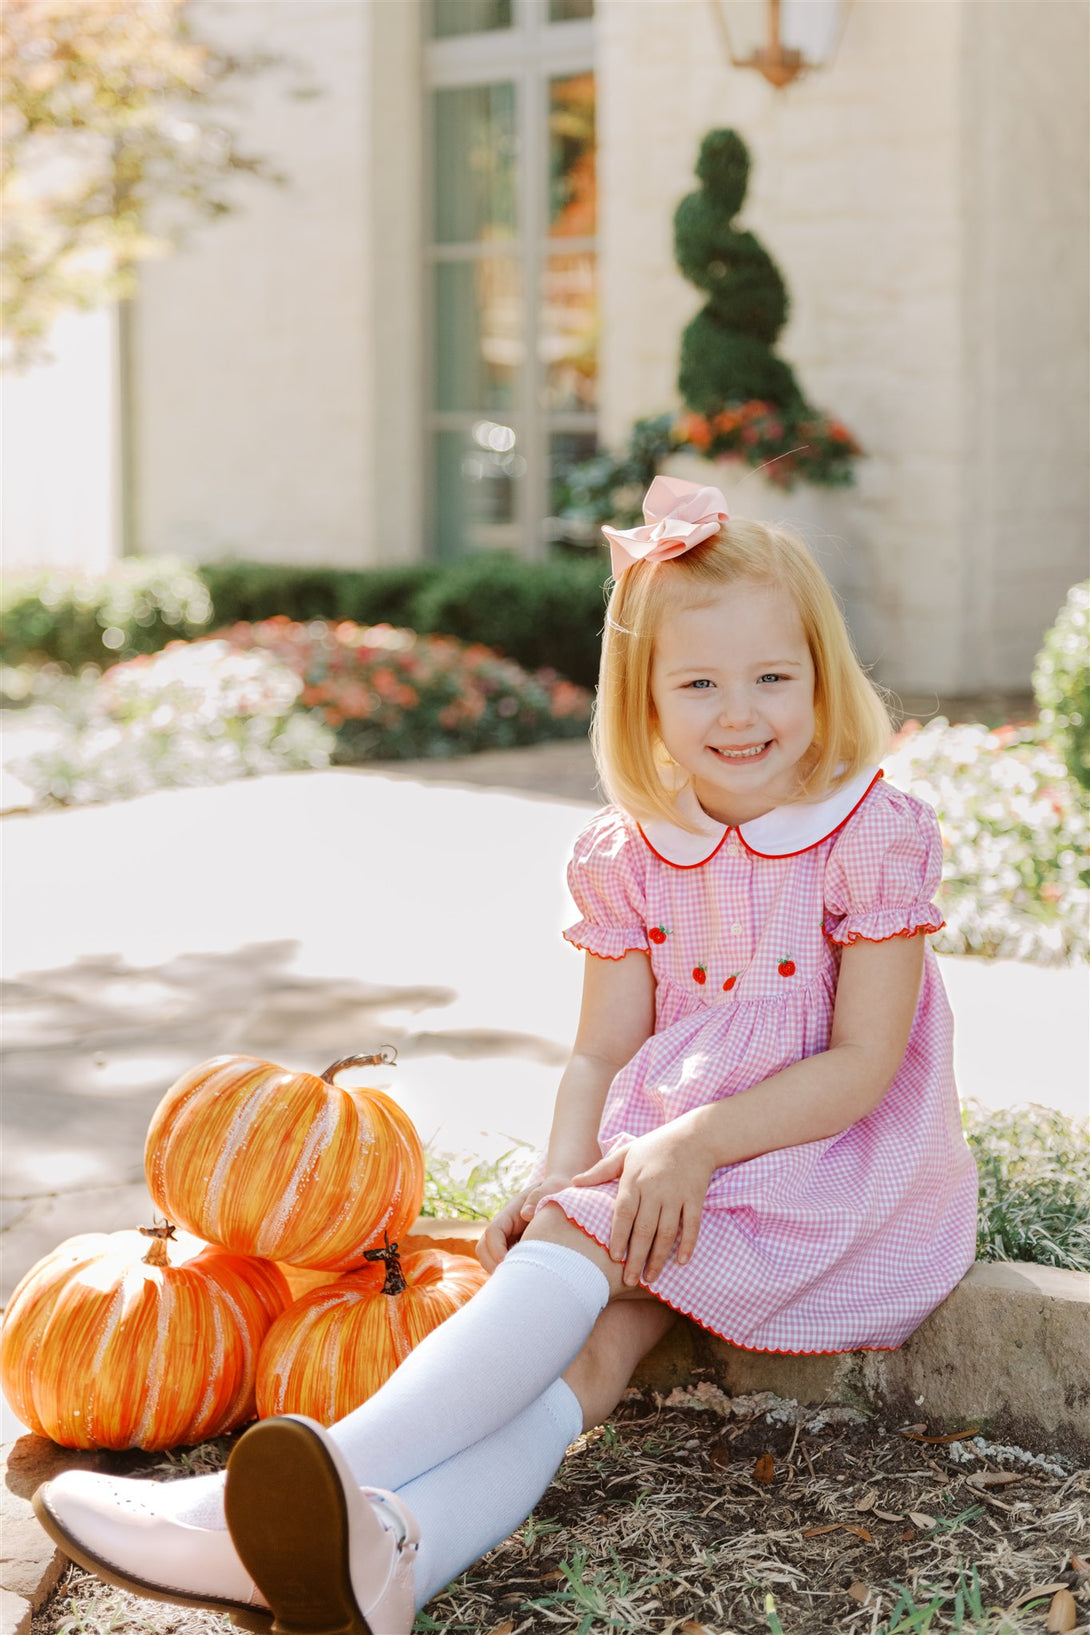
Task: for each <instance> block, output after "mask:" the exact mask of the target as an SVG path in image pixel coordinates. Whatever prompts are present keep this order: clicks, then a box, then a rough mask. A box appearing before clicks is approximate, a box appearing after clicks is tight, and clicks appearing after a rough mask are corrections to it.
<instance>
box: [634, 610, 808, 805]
mask: <svg viewBox="0 0 1090 1635" xmlns="http://www.w3.org/2000/svg"><path fill="white" fill-rule="evenodd" d="M651 698H652V702H653V704H654V709H655V715H656V718H657V722H658V728H659V732H660V733H661V735H662V741H663V743H664V744H665V746H666V749H667V751H668V753H669V755H670V756H671V758H672V759H673V760H674V761H676V762H677V764H678V765H679V766H680V767H681V768H683V770H684V771H685V772H687V773H688V774H689V777H690V778H691V780H692V784H693V789H694V792H695V794H696V797H697V799H698V800H699V802H700V804H701V806H702V807H703V808H704V810H705V812H707V813H708V815H709V817H713V818H715V819H716V820H717V822H719V823H727V824H737V823H748V822H749V821H750V820H751V819H753V818H755V817H760V816H761V815H762V813H764V812H768V811H771V809H772V808H773V807H774V806H781V805H783V804H784V802H785V801H789V800H791V799H792V798H793V797H794V796H795V795H796V794H797V792H798V787H799V780H800V777H801V774H802V771H803V763H804V762H805V759H806V755H807V752H808V750H809V749H810V746H811V745H812V743H813V741H814V664H813V659H812V658H811V656H810V647H809V643H808V642H807V640H806V633H805V631H804V630H803V628H802V620H801V619H800V618H799V614H798V609H797V608H796V607H795V604H794V602H793V601H792V600H791V597H790V596H789V595H788V594H787V592H786V591H784V590H782V589H780V587H779V586H775V585H763V584H755V583H752V582H750V581H747V580H740V581H736V582H735V583H734V584H731V585H726V586H724V587H723V589H722V591H721V592H720V593H719V594H718V595H716V596H714V597H713V598H712V599H710V600H708V601H705V602H700V603H694V604H691V605H690V606H688V607H684V608H681V609H679V610H678V611H677V612H675V613H672V614H669V615H668V616H667V617H665V618H664V619H663V621H662V624H661V626H660V628H659V630H658V631H657V633H656V636H655V655H654V661H653V664H652V669H651Z"/></svg>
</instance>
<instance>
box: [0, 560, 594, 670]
mask: <svg viewBox="0 0 1090 1635" xmlns="http://www.w3.org/2000/svg"><path fill="white" fill-rule="evenodd" d="M606 569H607V559H606V556H605V553H604V552H602V551H594V552H588V553H587V554H586V555H585V556H584V555H583V554H582V553H580V554H579V555H578V556H566V555H557V556H556V557H554V558H551V559H548V560H546V561H544V562H524V561H520V560H519V559H518V558H516V557H512V556H507V555H502V554H499V553H495V554H489V555H487V556H481V557H469V558H466V559H465V560H464V561H461V562H454V563H451V564H450V565H449V566H446V565H443V566H441V565H440V564H438V563H435V562H408V563H399V564H394V565H388V566H385V567H376V568H363V569H345V568H328V567H292V566H290V565H287V564H285V565H283V566H282V565H280V564H278V563H274V562H242V561H221V562H208V563H203V564H201V565H200V566H199V567H197V568H195V569H191V568H188V567H185V566H183V565H181V564H179V563H176V562H168V561H167V560H165V559H163V558H137V557H133V558H130V559H128V560H126V561H125V562H122V563H119V564H118V565H117V566H116V567H114V568H111V569H110V571H109V572H108V573H105V574H102V575H99V576H97V577H95V578H91V577H86V576H82V575H77V574H75V573H72V572H70V571H69V572H63V571H59V572H56V573H48V574H45V573H41V574H34V575H30V576H23V577H17V578H14V579H13V580H12V581H11V582H10V583H9V585H8V587H7V590H6V593H5V598H4V602H3V604H2V611H3V631H2V636H0V651H2V655H3V661H4V663H5V664H7V665H10V666H16V665H22V664H43V663H46V662H53V663H55V664H61V665H63V666H65V667H66V668H68V669H70V670H79V669H81V668H82V667H83V666H84V665H86V664H96V665H98V666H99V668H100V669H106V668H107V667H108V666H110V665H112V664H116V663H117V662H118V661H119V660H122V659H128V658H135V657H137V656H138V655H139V654H142V653H153V652H157V651H158V650H159V649H160V648H162V647H165V646H166V644H167V642H169V641H173V640H175V639H176V638H178V637H181V638H183V639H187V638H189V637H192V636H196V635H200V634H202V633H203V632H204V631H205V630H206V629H207V628H208V627H210V626H211V627H214V628H220V627H222V626H224V625H233V624H238V623H241V622H248V623H260V622H262V621H263V620H265V619H271V618H286V619H292V620H295V621H296V622H302V623H306V622H308V621H310V620H313V619H325V620H327V621H329V622H331V623H336V622H338V621H341V620H345V619H349V620H351V621H352V622H353V623H355V624H359V625H364V626H368V625H378V624H389V625H394V626H395V627H397V628H401V629H412V630H419V631H423V632H428V633H435V634H440V635H444V636H456V637H457V638H458V639H459V640H460V641H466V642H482V643H483V644H484V645H485V646H487V647H492V648H495V649H496V650H498V651H500V652H502V653H504V654H505V655H507V656H508V657H509V658H512V659H514V660H515V661H516V662H517V663H518V664H520V665H522V667H523V668H524V669H526V670H540V669H550V670H555V671H556V672H557V673H558V674H560V675H563V676H565V677H566V678H567V679H569V680H571V681H576V682H578V683H580V684H581V685H583V686H592V685H593V684H594V682H595V680H596V678H597V674H598V648H599V636H600V633H601V628H602V619H603V615H604V606H605V602H604V597H603V594H602V586H603V582H604V580H605V574H606Z"/></svg>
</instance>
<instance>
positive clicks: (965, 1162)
mask: <svg viewBox="0 0 1090 1635" xmlns="http://www.w3.org/2000/svg"><path fill="white" fill-rule="evenodd" d="M644 515H645V517H646V519H647V521H646V525H645V526H644V527H642V528H636V529H631V530H616V529H606V530H605V532H606V533H607V535H608V537H609V539H610V542H611V546H612V552H613V572H614V578H615V580H616V584H615V588H614V591H613V595H612V598H611V601H610V605H609V612H608V616H607V621H606V632H605V642H604V649H603V656H602V673H601V687H600V691H599V698H598V714H597V720H596V724H595V736H596V749H597V754H598V761H599V766H600V769H601V773H602V777H603V781H604V784H605V787H606V789H607V790H608V792H609V794H610V795H611V796H612V798H613V801H614V803H615V804H613V805H612V806H610V807H607V808H606V810H605V811H603V812H600V813H599V814H598V815H597V816H596V817H594V818H593V819H592V820H591V821H590V823H588V824H587V826H586V828H585V829H584V830H583V832H582V834H581V835H580V836H579V839H578V840H577V842H576V846H575V853H574V857H573V860H572V863H571V867H570V871H569V879H570V884H571V889H572V893H573V895H574V897H575V900H576V903H577V904H578V906H579V909H580V912H581V915H582V918H581V919H580V920H579V923H578V924H577V925H575V926H573V927H572V929H571V930H569V931H568V932H567V933H566V935H567V937H568V939H569V941H571V942H573V943H574V944H575V945H576V946H577V947H579V948H582V949H584V950H586V971H585V978H584V992H583V1006H582V1013H581V1016H580V1020H579V1028H578V1033H577V1037H576V1041H575V1048H574V1052H573V1055H572V1058H571V1061H570V1062H569V1064H568V1067H567V1068H566V1070H565V1072H564V1075H563V1078H562V1080H561V1083H560V1089H559V1093H558V1097H557V1104H556V1113H555V1118H554V1122H553V1128H552V1135H551V1138H550V1141H549V1148H548V1152H547V1155H546V1158H545V1161H544V1166H543V1171H542V1174H541V1178H540V1179H539V1180H537V1181H536V1182H535V1183H534V1184H533V1185H532V1186H531V1187H529V1188H528V1189H527V1190H526V1191H525V1192H524V1193H522V1194H521V1195H520V1196H519V1197H517V1198H515V1199H514V1200H512V1202H511V1203H510V1204H508V1205H507V1207H506V1208H505V1209H503V1210H502V1211H501V1212H500V1214H499V1215H498V1216H497V1217H496V1219H495V1220H494V1221H492V1223H491V1224H490V1225H489V1227H488V1229H487V1230H486V1232H485V1234H484V1237H483V1238H482V1240H481V1245H480V1251H479V1252H480V1256H481V1259H482V1260H483V1262H484V1264H485V1265H486V1266H487V1267H488V1268H489V1269H490V1271H491V1272H492V1277H491V1278H490V1280H489V1282H488V1284H487V1285H486V1286H485V1288H484V1289H482V1290H481V1291H480V1293H479V1294H477V1295H475V1296H474V1298H473V1300H472V1301H471V1302H470V1303H469V1304H468V1305H467V1306H465V1307H464V1308H462V1310H461V1311H459V1312H458V1313H456V1314H455V1315H454V1316H453V1317H451V1318H450V1319H449V1320H448V1321H447V1322H446V1323H444V1324H443V1326H442V1327H441V1328H440V1329H439V1330H437V1331H436V1332H435V1333H434V1334H432V1335H430V1336H429V1337H428V1338H427V1339H426V1340H425V1341H424V1342H423V1343H422V1344H421V1345H420V1346H419V1347H418V1348H417V1349H416V1350H415V1351H414V1352H413V1353H412V1354H411V1355H410V1356H409V1357H408V1359H407V1360H406V1361H405V1362H404V1363H403V1364H402V1365H401V1367H400V1368H399V1369H398V1370H397V1372H396V1374H395V1375H394V1376H393V1378H392V1379H391V1380H390V1381H389V1382H388V1383H387V1384H386V1385H385V1386H384V1387H383V1388H382V1390H380V1391H379V1392H378V1393H377V1394H376V1395H375V1396H373V1397H372V1398H371V1399H370V1400H369V1401H367V1402H366V1403H364V1404H363V1406H362V1407H360V1408H358V1409H357V1410H356V1411H355V1412H354V1413H352V1414H350V1415H349V1416H348V1417H347V1418H346V1419H344V1420H341V1421H340V1422H339V1423H338V1424H337V1425H335V1426H333V1427H332V1429H331V1430H329V1431H326V1430H323V1429H322V1428H321V1427H320V1426H318V1425H316V1424H315V1423H313V1422H312V1421H310V1420H307V1419H304V1418H301V1417H287V1418H282V1419H271V1420H265V1421H263V1422H261V1423H260V1424H258V1425H256V1426H254V1427H253V1428H252V1429H251V1430H250V1431H248V1432H247V1433H246V1435H245V1436H243V1437H242V1439H241V1440H240V1442H239V1443H238V1445H237V1447H236V1448H235V1450H234V1452H233V1453H232V1456H231V1459H230V1463H229V1465H228V1471H227V1478H226V1498H225V1501H224V1494H223V1482H222V1480H221V1478H219V1477H204V1478H196V1479H193V1480H191V1481H188V1482H177V1483H173V1484H165V1485H163V1484H156V1483H147V1482H140V1481H123V1480H115V1479H112V1478H109V1477H105V1476H94V1475H90V1474H87V1473H84V1472H74V1473H70V1474H68V1475H66V1476H63V1477H61V1478H59V1479H58V1480H57V1481H55V1482H52V1483H50V1484H49V1485H48V1486H47V1487H46V1488H45V1489H43V1490H42V1491H41V1492H40V1493H39V1496H38V1500H37V1505H38V1513H39V1516H40V1517H41V1519H42V1521H43V1523H44V1524H45V1526H46V1527H47V1529H48V1530H49V1531H50V1533H51V1534H52V1535H53V1537H54V1538H56V1539H57V1540H58V1541H59V1542H60V1544H61V1545H62V1547H63V1548H64V1549H66V1550H67V1551H68V1553H69V1554H70V1555H72V1556H74V1557H75V1559H76V1560H78V1561H81V1562H82V1563H83V1564H84V1565H86V1566H89V1567H91V1568H92V1569H93V1570H94V1571H96V1572H98V1573H100V1574H101V1576H103V1577H105V1578H107V1579H109V1580H111V1581H112V1582H115V1583H119V1584H122V1585H124V1586H126V1587H128V1588H131V1589H137V1590H140V1591H142V1592H143V1593H145V1594H150V1595H154V1596H159V1597H161V1598H163V1599H167V1600H175V1601H180V1602H182V1603H186V1604H196V1605H200V1606H206V1607H218V1608H220V1609H222V1610H229V1611H232V1612H233V1613H234V1615H235V1617H236V1621H237V1622H239V1623H242V1624H243V1625H244V1626H245V1627H248V1628H253V1629H268V1628H269V1625H270V1622H271V1621H272V1619H275V1622H272V1628H273V1630H275V1631H284V1632H288V1631H290V1632H291V1635H407V1632H408V1630H409V1629H410V1627H411V1624H412V1620H413V1613H414V1609H415V1608H417V1607H420V1606H422V1605H423V1604H424V1603H425V1602H426V1601H427V1600H428V1599H429V1597H430V1596H431V1595H433V1594H434V1593H435V1592H436V1591H437V1590H438V1589H440V1588H441V1587H442V1586H443V1585H445V1584H446V1583H448V1582H449V1581H450V1580H451V1579H452V1578H453V1577H455V1576H456V1574H457V1573H459V1572H461V1571H462V1570H463V1569H464V1568H465V1567H466V1566H467V1565H469V1563H470V1562H472V1561H474V1560H475V1559H476V1558H477V1557H478V1556H479V1555H481V1554H482V1553H483V1552H484V1551H485V1550H486V1549H488V1548H490V1547H491V1546H492V1545H494V1544H495V1543H497V1542H498V1541H499V1540H500V1539H501V1538H503V1537H505V1536H506V1535H507V1534H508V1533H510V1532H511V1530H512V1529H513V1528H514V1527H516V1526H517V1525H518V1524H519V1523H520V1522H521V1521H522V1520H523V1519H524V1518H525V1516H526V1515H527V1514H528V1513H529V1511H530V1510H531V1509H532V1508H533V1506H534V1504H535V1503H536V1502H537V1500H538V1499H539V1497H540V1496H541V1494H542V1493H543V1492H544V1490H545V1488H546V1486H547V1485H548V1483H549V1481H550V1479H551V1477H552V1475H553V1473H554V1471H555V1469H556V1467H557V1465H558V1464H559V1462H560V1460H561V1458H562V1457H563V1454H564V1451H565V1449H566V1448H567V1446H568V1444H569V1443H570V1442H571V1441H572V1440H573V1439H574V1438H575V1437H576V1436H577V1435H578V1434H579V1432H580V1431H581V1430H582V1429H584V1428H587V1427H589V1426H591V1425H595V1424H597V1423H598V1422H599V1421H600V1420H601V1419H602V1418H603V1417H604V1416H605V1415H607V1414H608V1413H609V1412H610V1411H611V1410H612V1408H613V1407H614V1405H615V1404H616V1403H617V1401H618V1399H619V1398H620V1396H621V1393H622V1392H623V1390H624V1389H625V1386H626V1384H627V1382H628V1380H629V1378H630V1376H631V1374H632V1371H633V1369H634V1367H635V1365H636V1363H637V1362H638V1361H639V1359H640V1358H641V1357H642V1356H643V1355H644V1353H645V1352H647V1351H648V1350H649V1349H650V1347H651V1346H652V1345H653V1344H654V1343H655V1342H656V1341H657V1340H658V1339H659V1338H660V1337H661V1335H662V1334H663V1333H664V1332H665V1331H666V1329H667V1328H668V1327H669V1325H670V1323H671V1322H672V1321H673V1320H674V1314H675V1313H676V1312H684V1313H686V1314H687V1315H689V1316H690V1317H693V1318H695V1319H696V1321H697V1322H699V1323H701V1324H702V1325H703V1326H704V1327H706V1328H708V1329H710V1330H711V1331H712V1332H714V1333H715V1334H718V1335H721V1336H722V1337H723V1338H725V1339H727V1340H729V1341H731V1342H732V1343H733V1344H735V1345H739V1346H744V1347H749V1348H752V1349H754V1350H758V1351H787V1352H795V1353H801V1352H833V1351H847V1350H854V1349H856V1348H858V1347H866V1348H871V1349H887V1348H892V1347H896V1346H899V1345H900V1344H901V1343H902V1342H903V1341H904V1340H905V1339H906V1338H907V1336H908V1335H909V1334H911V1332H912V1330H913V1329H914V1328H915V1327H916V1326H917V1324H918V1323H919V1322H920V1321H921V1320H922V1318H924V1317H925V1316H926V1315H927V1313H928V1312H929V1311H931V1310H932V1309H933V1308H934V1307H935V1306H936V1305H938V1303H939V1302H940V1301H941V1300H942V1299H943V1298H944V1297H945V1296H946V1295H947V1294H948V1293H949V1292H950V1290H951V1289H952V1288H953V1287H954V1285H955V1284H956V1283H957V1281H958V1279H959V1278H960V1277H961V1276H962V1274H963V1273H964V1272H965V1271H966V1269H967V1268H968V1266H969V1265H970V1263H971V1261H972V1259H973V1248H974V1241H975V1218H976V1176H975V1171H974V1168H973V1163H972V1159H971V1157H970V1155H969V1152H968V1150H967V1148H966V1146H965V1143H964V1141H963V1139H962V1135H961V1126H960V1120H959V1115H958V1104H957V1096H956V1092H955V1090H954V1084H953V1078H952V1073H951V1023H950V1013H949V1008H948V1006H947V1003H946V998H945V995H944V993H943V990H942V985H941V981H940V978H939V975H938V971H937V969H936V966H935V962H934V959H933V956H932V955H931V953H930V950H929V949H927V947H926V944H925V940H924V934H925V933H926V932H929V931H934V930H937V929H938V927H939V924H940V923H941V922H940V920H939V915H938V912H937V910H936V909H935V908H934V906H933V905H932V902H931V900H930V899H931V896H932V893H933V891H934V889H935V887H936V885H937V884H938V880H939V874H940V844H939V836H938V830H937V826H936V823H935V818H934V815H933V813H932V812H931V811H930V810H929V809H928V808H926V807H924V806H923V805H921V803H920V802H919V801H917V800H914V799H912V798H911V797H910V796H907V795H902V794H900V793H899V792H898V791H897V790H895V789H892V788H891V787H890V786H889V785H888V784H886V783H884V782H883V781H882V776H881V773H880V772H879V771H878V770H877V766H876V763H877V762H878V760H879V758H880V756H881V754H882V753H883V751H884V748H885V744H886V740H887V737H888V730H889V728H888V721H887V718H886V715H885V711H884V709H883V707H882V705H881V703H880V701H879V699H878V696H877V694H876V693H875V691H874V690H873V688H872V687H871V685H870V683H869V682H868V681H867V679H866V677H865V676H864V674H863V672H862V670H861V669H860V667H859V665H858V663H857V661H856V659H855V657H854V655H853V653H852V649H851V645H850V642H849V639H848V635H847V632H846V630H845V627H844V623H843V619H842V617H841V614H840V611H839V608H838V606H837V604H836V601H835V599H834V597H833V594H832V592H831V591H830V589H829V586H828V585H827V583H826V582H825V580H824V579H823V577H822V575H821V573H820V571H819V569H818V568H817V566H816V565H815V563H814V561H813V559H812V558H811V557H810V555H809V554H808V552H807V551H806V549H805V548H804V547H803V546H802V545H801V544H800V543H799V542H798V541H797V540H795V539H794V538H793V537H792V536H791V535H789V534H787V533H785V532H784V531H782V530H780V529H776V528H772V527H768V526H766V525H764V524H761V523H754V522H728V519H727V508H726V504H725V502H724V499H723V496H722V495H721V494H720V493H719V492H718V490H716V489H714V488H698V487H696V486H694V485H693V484H690V483H684V482H680V481H678V480H676V479H674V478H667V477H658V478H656V480H655V481H654V483H653V484H652V485H651V488H650V490H649V492H648V495H647V498H646V501H645V505H644ZM224 1503H225V1505H226V1517H225V1514H224ZM265 1609H271V1611H268V1610H265Z"/></svg>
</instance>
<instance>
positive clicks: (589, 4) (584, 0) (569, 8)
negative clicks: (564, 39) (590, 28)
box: [549, 0, 594, 23]
mask: <svg viewBox="0 0 1090 1635" xmlns="http://www.w3.org/2000/svg"><path fill="white" fill-rule="evenodd" d="M593 16H594V0H549V21H550V23H574V22H577V21H578V20H579V19H580V18H583V17H593Z"/></svg>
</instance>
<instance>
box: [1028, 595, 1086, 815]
mask: <svg viewBox="0 0 1090 1635" xmlns="http://www.w3.org/2000/svg"><path fill="white" fill-rule="evenodd" d="M1033 696H1034V698H1035V699H1036V700H1037V707H1038V709H1039V710H1040V712H1041V730H1042V732H1043V734H1044V736H1045V737H1046V738H1048V739H1049V740H1050V741H1051V743H1052V744H1053V745H1054V746H1055V748H1056V750H1057V751H1058V753H1059V754H1060V755H1062V757H1063V759H1064V761H1065V763H1066V765H1067V770H1068V771H1069V772H1070V774H1071V776H1072V777H1073V778H1074V779H1075V780H1076V781H1077V782H1078V783H1080V784H1081V785H1082V787H1083V788H1084V789H1090V580H1087V581H1086V582H1085V583H1084V584H1080V585H1073V586H1072V587H1071V589H1070V590H1069V591H1068V593H1067V600H1066V601H1065V603H1064V605H1063V607H1062V608H1061V609H1060V612H1059V614H1058V616H1057V619H1056V622H1055V624H1054V625H1053V626H1052V628H1051V630H1049V631H1048V632H1047V633H1046V635H1045V640H1044V645H1043V647H1042V648H1041V651H1040V652H1039V653H1038V655H1037V663H1036V665H1035V666H1034V671H1033Z"/></svg>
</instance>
